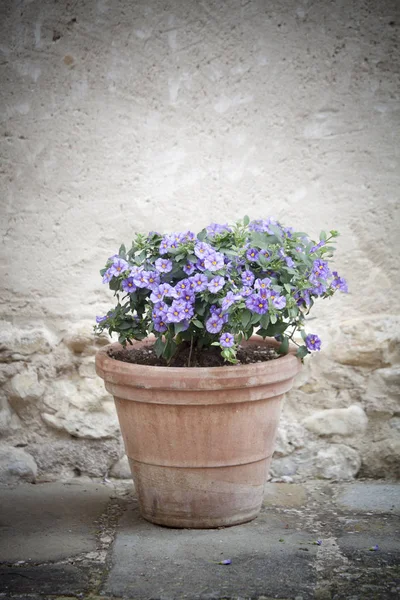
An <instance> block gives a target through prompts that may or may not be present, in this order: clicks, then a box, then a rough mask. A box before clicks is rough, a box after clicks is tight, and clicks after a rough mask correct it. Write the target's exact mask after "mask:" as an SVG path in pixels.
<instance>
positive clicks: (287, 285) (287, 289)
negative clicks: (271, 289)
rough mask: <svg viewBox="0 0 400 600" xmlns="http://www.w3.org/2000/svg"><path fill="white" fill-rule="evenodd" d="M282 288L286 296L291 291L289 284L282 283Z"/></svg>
mask: <svg viewBox="0 0 400 600" xmlns="http://www.w3.org/2000/svg"><path fill="white" fill-rule="evenodd" d="M283 287H284V288H285V290H286V291H287V292H288V294H290V292H291V291H292V286H291V285H289V283H284V284H283Z"/></svg>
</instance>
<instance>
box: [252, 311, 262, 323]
mask: <svg viewBox="0 0 400 600" xmlns="http://www.w3.org/2000/svg"><path fill="white" fill-rule="evenodd" d="M260 320H261V315H259V314H258V313H254V315H253V316H252V317H251V320H250V325H256V324H257V323H259V322H260Z"/></svg>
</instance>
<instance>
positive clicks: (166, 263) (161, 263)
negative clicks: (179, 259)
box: [155, 258, 172, 273]
mask: <svg viewBox="0 0 400 600" xmlns="http://www.w3.org/2000/svg"><path fill="white" fill-rule="evenodd" d="M155 267H156V269H157V271H159V272H160V273H169V272H170V271H172V260H168V259H167V258H158V259H157V260H156V262H155Z"/></svg>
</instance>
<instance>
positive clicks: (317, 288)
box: [310, 282, 326, 296]
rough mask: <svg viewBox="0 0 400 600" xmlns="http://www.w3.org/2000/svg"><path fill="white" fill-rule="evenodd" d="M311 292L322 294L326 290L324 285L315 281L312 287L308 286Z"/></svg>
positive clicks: (316, 294)
mask: <svg viewBox="0 0 400 600" xmlns="http://www.w3.org/2000/svg"><path fill="white" fill-rule="evenodd" d="M310 292H311V294H315V296H322V294H325V292H326V285H324V284H323V283H321V282H316V283H315V284H314V287H312V288H310Z"/></svg>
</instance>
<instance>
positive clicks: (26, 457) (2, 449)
mask: <svg viewBox="0 0 400 600" xmlns="http://www.w3.org/2000/svg"><path fill="white" fill-rule="evenodd" d="M36 475H37V465H36V462H35V460H34V458H33V457H32V456H31V455H30V454H28V452H25V450H21V448H14V447H13V446H0V483H15V482H18V481H28V482H30V483H34V482H35V480H36Z"/></svg>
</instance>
